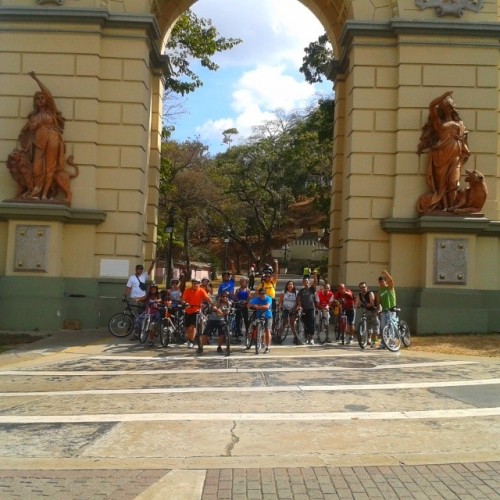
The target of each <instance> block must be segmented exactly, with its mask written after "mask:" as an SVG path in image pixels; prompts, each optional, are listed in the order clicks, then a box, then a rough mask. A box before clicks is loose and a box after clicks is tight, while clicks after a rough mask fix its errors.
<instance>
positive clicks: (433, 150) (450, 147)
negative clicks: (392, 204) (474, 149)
mask: <svg viewBox="0 0 500 500" xmlns="http://www.w3.org/2000/svg"><path fill="white" fill-rule="evenodd" d="M451 95H452V92H451V91H448V92H445V93H444V94H443V95H441V96H439V97H437V98H436V99H434V100H432V101H431V103H430V104H429V118H428V120H427V123H426V124H425V125H424V127H423V128H422V135H421V137H420V143H419V145H418V149H417V153H418V154H421V153H423V152H425V151H428V152H429V160H428V163H427V175H426V182H427V185H428V186H429V188H430V190H431V192H430V193H427V194H424V195H422V196H421V197H420V199H419V200H418V202H417V211H418V212H419V213H420V214H428V213H433V212H441V211H446V210H448V209H450V208H451V207H453V206H454V202H455V199H456V196H457V190H458V187H459V180H460V171H461V167H462V165H464V164H465V162H466V161H467V160H468V158H469V154H470V153H469V148H468V145H467V133H468V132H467V130H466V129H465V126H464V124H463V122H462V120H461V119H460V116H459V114H458V112H457V110H456V108H455V104H454V102H453V99H452V97H451Z"/></svg>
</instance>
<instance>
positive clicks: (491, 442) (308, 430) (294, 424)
mask: <svg viewBox="0 0 500 500" xmlns="http://www.w3.org/2000/svg"><path fill="white" fill-rule="evenodd" d="M498 368H499V363H498V360H483V359H464V358H459V359H458V358H453V357H446V356H423V355H421V354H417V353H415V354H412V352H411V350H405V351H402V352H401V354H400V355H399V356H398V355H394V354H392V353H389V352H385V351H377V350H366V351H361V350H360V349H359V347H346V346H337V345H329V346H314V347H296V346H293V345H291V344H288V343H287V344H286V345H284V346H278V347H273V348H272V350H271V354H270V355H259V356H255V355H254V354H253V353H251V352H249V351H246V350H245V349H244V348H243V347H236V348H235V349H234V350H233V356H231V358H224V357H221V356H218V355H217V354H216V352H215V349H214V348H213V347H211V348H209V349H207V352H206V354H204V355H203V356H201V357H198V356H195V355H194V352H193V350H191V349H187V348H186V347H185V346H175V347H169V348H168V349H166V350H163V349H154V350H152V349H147V348H144V347H143V346H140V345H137V344H135V343H132V342H129V341H127V340H117V339H113V338H110V337H109V336H108V335H107V334H106V333H105V332H102V331H98V332H67V333H66V334H60V335H55V336H53V337H52V338H51V339H48V340H46V341H44V342H41V343H37V344H33V345H32V346H31V348H30V349H29V350H28V351H19V352H15V353H10V354H4V355H2V356H0V497H1V498H9V499H10V498H24V499H31V498H43V497H47V496H48V497H50V498H53V499H63V498H64V499H65V500H66V499H72V498H74V499H81V498H96V497H99V496H100V497H102V498H116V499H129V498H130V499H132V498H136V497H138V498H143V499H151V498H168V499H170V498H181V499H191V498H192V499H195V498H203V499H211V498H214V499H215V498H233V499H243V498H245V499H246V498H262V499H267V498H269V499H281V498H283V499H285V498H292V499H299V498H401V497H408V498H431V497H434V498H499V495H498V491H500V484H499V477H500V475H499V469H500V465H499V458H500V452H499V449H500V445H499V440H498V435H499V431H500V419H499V415H500V391H499V388H500V378H499V370H498Z"/></svg>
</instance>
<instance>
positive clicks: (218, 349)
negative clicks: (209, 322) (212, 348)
mask: <svg viewBox="0 0 500 500" xmlns="http://www.w3.org/2000/svg"><path fill="white" fill-rule="evenodd" d="M217 352H218V353H219V354H222V347H221V346H219V347H217Z"/></svg>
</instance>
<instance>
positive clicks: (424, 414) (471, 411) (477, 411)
mask: <svg viewBox="0 0 500 500" xmlns="http://www.w3.org/2000/svg"><path fill="white" fill-rule="evenodd" d="M491 416H494V417H496V416H500V407H496V408H457V409H449V410H422V411H387V412H352V411H351V412H323V413H320V412H318V413H128V414H97V415H0V424H56V423H67V424H74V423H96V422H99V423H103V422H158V421H182V422H185V421H219V422H221V421H234V422H243V421H261V422H262V421H286V422H290V421H307V422H315V421H320V420H321V421H335V420H415V419H419V420H420V419H449V418H470V417H476V418H477V417H491Z"/></svg>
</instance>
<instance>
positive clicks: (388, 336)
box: [382, 323, 401, 352]
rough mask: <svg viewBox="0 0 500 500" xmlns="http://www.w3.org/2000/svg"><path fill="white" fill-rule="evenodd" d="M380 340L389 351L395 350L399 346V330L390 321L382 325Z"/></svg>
mask: <svg viewBox="0 0 500 500" xmlns="http://www.w3.org/2000/svg"><path fill="white" fill-rule="evenodd" d="M382 340H383V341H384V344H385V345H386V347H387V349H389V351H392V352H397V351H399V349H400V348H401V338H400V336H399V332H398V330H397V328H396V327H395V326H394V325H393V324H392V323H389V324H388V325H386V326H384V329H383V330H382Z"/></svg>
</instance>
